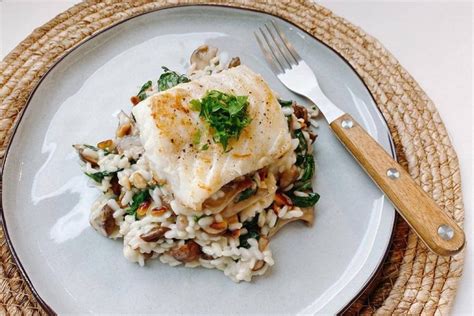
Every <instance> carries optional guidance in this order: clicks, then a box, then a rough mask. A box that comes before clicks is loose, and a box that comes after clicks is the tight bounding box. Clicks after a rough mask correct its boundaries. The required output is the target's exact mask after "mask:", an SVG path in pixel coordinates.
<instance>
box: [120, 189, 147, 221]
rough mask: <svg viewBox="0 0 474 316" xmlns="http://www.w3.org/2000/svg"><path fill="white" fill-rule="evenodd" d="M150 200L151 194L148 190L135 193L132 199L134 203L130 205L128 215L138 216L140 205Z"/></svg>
mask: <svg viewBox="0 0 474 316" xmlns="http://www.w3.org/2000/svg"><path fill="white" fill-rule="evenodd" d="M149 198H150V192H148V189H146V190H143V191H139V192H138V193H135V195H134V196H133V198H132V201H131V202H130V203H129V206H130V207H129V208H128V209H127V210H126V212H127V214H128V215H135V216H136V213H137V210H138V207H139V206H140V204H142V203H143V202H145V201H147V200H148V199H149Z"/></svg>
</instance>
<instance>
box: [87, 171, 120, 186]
mask: <svg viewBox="0 0 474 316" xmlns="http://www.w3.org/2000/svg"><path fill="white" fill-rule="evenodd" d="M122 170H123V169H119V170H117V171H110V172H109V171H100V172H95V173H88V172H85V174H86V176H88V177H89V178H91V179H92V180H94V181H95V182H97V183H101V182H102V180H104V178H105V177H111V176H113V175H114V174H116V173H117V172H119V171H122Z"/></svg>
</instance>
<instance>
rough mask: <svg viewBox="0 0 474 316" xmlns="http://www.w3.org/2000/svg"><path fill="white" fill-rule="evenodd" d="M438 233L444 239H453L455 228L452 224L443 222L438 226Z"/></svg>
mask: <svg viewBox="0 0 474 316" xmlns="http://www.w3.org/2000/svg"><path fill="white" fill-rule="evenodd" d="M438 235H439V237H441V238H442V239H444V240H451V239H453V237H454V230H453V228H452V227H451V226H449V225H446V224H443V225H440V226H439V227H438Z"/></svg>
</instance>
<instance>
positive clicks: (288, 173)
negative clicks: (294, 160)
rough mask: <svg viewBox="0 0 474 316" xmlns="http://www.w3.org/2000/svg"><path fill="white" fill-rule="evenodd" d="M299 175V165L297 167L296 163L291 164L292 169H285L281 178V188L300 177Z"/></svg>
mask: <svg viewBox="0 0 474 316" xmlns="http://www.w3.org/2000/svg"><path fill="white" fill-rule="evenodd" d="M299 175H300V172H299V170H298V167H296V166H295V165H293V166H291V168H290V169H287V170H285V171H283V173H282V174H281V176H280V180H279V186H280V188H282V189H283V188H286V187H287V186H289V185H290V184H292V183H293V182H295V181H296V179H298V176H299Z"/></svg>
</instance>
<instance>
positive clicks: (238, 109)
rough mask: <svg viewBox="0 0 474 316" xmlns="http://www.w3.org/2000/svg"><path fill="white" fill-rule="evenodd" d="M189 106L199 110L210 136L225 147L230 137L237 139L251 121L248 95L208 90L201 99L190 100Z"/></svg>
mask: <svg viewBox="0 0 474 316" xmlns="http://www.w3.org/2000/svg"><path fill="white" fill-rule="evenodd" d="M190 103H191V108H192V109H193V110H195V111H199V116H201V117H202V118H204V120H205V121H206V123H207V124H209V126H210V128H211V133H212V138H213V139H214V141H215V142H216V143H220V144H221V145H222V147H223V148H224V151H225V150H226V149H227V145H228V143H229V140H230V139H238V138H239V136H240V133H241V132H242V130H243V129H244V128H245V127H246V126H247V125H249V124H250V122H251V121H252V120H251V119H250V118H249V116H248V113H247V107H248V104H249V102H248V97H246V96H235V95H231V94H226V93H223V92H220V91H217V90H210V91H208V92H207V93H206V94H205V95H204V97H203V98H202V99H201V100H196V99H194V100H191V102H190Z"/></svg>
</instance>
